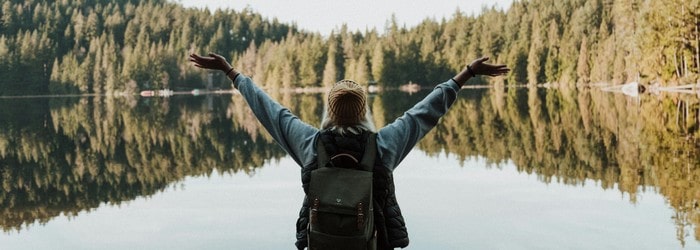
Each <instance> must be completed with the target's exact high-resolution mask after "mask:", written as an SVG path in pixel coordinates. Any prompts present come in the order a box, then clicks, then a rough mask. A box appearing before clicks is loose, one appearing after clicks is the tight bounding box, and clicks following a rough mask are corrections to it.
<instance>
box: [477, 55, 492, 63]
mask: <svg viewBox="0 0 700 250" xmlns="http://www.w3.org/2000/svg"><path fill="white" fill-rule="evenodd" d="M477 60H478V61H479V62H480V63H484V62H485V61H488V60H489V57H488V56H485V57H482V58H479V59H477Z"/></svg>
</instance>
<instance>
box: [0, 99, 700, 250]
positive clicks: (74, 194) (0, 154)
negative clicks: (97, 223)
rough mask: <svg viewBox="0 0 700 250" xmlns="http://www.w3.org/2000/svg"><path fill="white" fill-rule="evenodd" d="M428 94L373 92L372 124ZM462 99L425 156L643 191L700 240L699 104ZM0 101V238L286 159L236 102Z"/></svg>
mask: <svg viewBox="0 0 700 250" xmlns="http://www.w3.org/2000/svg"><path fill="white" fill-rule="evenodd" d="M425 94H427V93H426V92H420V93H418V94H414V95H408V94H405V93H401V92H387V93H380V94H377V95H374V96H372V97H371V107H372V110H373V113H374V119H375V122H376V124H377V125H378V126H382V125H384V124H386V123H387V122H389V121H391V120H393V119H394V118H395V117H397V116H399V115H400V114H401V113H402V112H403V111H405V110H406V109H407V108H408V107H409V106H411V105H412V104H414V103H415V102H417V101H418V100H419V99H420V98H422V97H423V96H424V95H425ZM273 95H274V96H275V97H276V98H277V99H279V100H281V102H283V103H284V104H285V105H287V106H289V107H290V108H291V109H292V111H293V112H295V113H296V114H299V116H301V117H302V119H303V120H305V121H308V122H309V123H311V124H312V125H318V124H319V123H320V114H321V112H322V109H323V102H322V100H323V98H322V95H321V94H298V95H296V94H290V93H273ZM460 95H461V97H460V98H459V99H458V101H457V102H456V103H455V104H454V107H453V110H451V111H450V112H449V113H448V115H447V116H445V117H444V118H443V119H442V122H441V123H440V124H439V125H438V127H437V128H436V129H435V130H434V131H432V132H431V133H430V134H428V135H427V136H426V138H425V139H424V140H423V141H422V142H421V143H420V144H419V146H418V147H419V149H420V150H422V151H424V152H425V153H426V154H428V155H432V156H437V155H439V154H443V153H447V154H450V155H452V156H454V157H456V158H457V159H459V160H460V161H462V162H464V161H465V160H466V159H471V158H476V157H483V158H484V159H485V160H486V161H488V163H489V164H490V165H492V166H499V165H501V164H503V163H506V162H512V163H514V165H515V166H516V168H517V170H518V171H520V172H526V173H534V174H535V175H536V176H538V179H539V180H540V181H542V182H546V183H550V182H559V183H564V184H568V185H574V186H579V185H584V184H585V183H590V182H591V181H594V182H596V183H598V184H599V185H600V187H602V188H603V189H619V191H621V192H623V193H625V194H628V195H627V196H628V197H630V202H632V203H635V202H637V198H638V194H639V193H640V192H641V191H645V190H652V191H656V192H658V193H660V194H661V195H663V196H664V197H665V198H666V202H667V203H668V204H670V205H671V206H672V207H673V208H674V210H675V216H674V217H673V218H672V219H673V220H674V221H675V223H676V228H677V238H678V240H679V241H680V242H681V243H682V244H684V242H685V241H686V240H689V237H688V236H690V238H694V240H696V241H700V227H698V225H700V207H699V205H698V200H699V199H700V184H699V183H700V168H699V167H698V166H700V157H699V156H700V142H699V141H698V139H699V138H700V132H699V131H698V127H699V120H698V119H700V118H699V117H698V113H699V112H700V111H698V110H699V109H700V104H699V102H698V99H697V98H696V97H693V96H687V95H682V94H675V95H673V94H669V95H666V96H642V97H641V99H630V98H629V97H626V96H624V95H618V94H610V93H604V92H601V91H598V90H594V89H582V90H576V89H538V88H529V89H528V88H520V89H517V88H495V89H475V90H471V89H470V90H464V91H462V92H460ZM0 107H8V108H3V109H2V110H0V159H1V160H2V161H1V162H0V171H1V172H2V174H1V175H0V182H1V183H2V189H3V192H1V193H0V211H1V212H0V213H2V214H1V215H0V227H2V229H3V230H4V231H10V230H19V229H21V228H25V227H27V226H28V225H31V224H34V223H40V224H41V223H46V222H48V221H50V220H51V219H53V218H55V217H57V216H58V215H61V214H67V215H77V214H78V213H79V212H81V211H90V210H92V209H94V208H96V207H98V206H100V205H101V204H104V203H108V204H120V203H122V202H125V201H130V200H133V199H135V198H137V197H143V196H151V195H153V194H155V193H157V192H160V191H162V190H164V189H165V188H166V187H167V186H169V185H170V184H172V183H176V182H178V181H181V180H182V179H183V178H185V177H187V176H202V175H204V176H208V175H211V174H212V173H213V172H215V171H216V172H220V173H236V172H243V173H252V172H254V171H255V169H256V168H257V167H260V166H262V165H264V164H265V163H266V162H270V161H276V160H279V159H280V158H281V157H282V156H284V152H282V151H281V150H280V149H279V147H277V146H276V145H274V143H273V142H272V141H271V138H270V137H269V135H267V133H264V132H263V131H262V129H261V127H260V126H259V125H258V123H257V121H256V120H255V119H254V117H253V116H252V113H251V112H250V111H249V110H248V108H247V106H246V105H245V103H244V101H243V100H242V99H241V98H240V96H236V95H234V96H233V97H229V96H223V97H211V96H209V97H184V96H174V97H171V98H150V99H143V98H108V97H83V98H52V99H41V98H38V99H0ZM15 107H21V109H17V108H15ZM693 236H694V237H693Z"/></svg>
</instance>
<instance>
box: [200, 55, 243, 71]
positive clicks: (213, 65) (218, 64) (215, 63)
mask: <svg viewBox="0 0 700 250" xmlns="http://www.w3.org/2000/svg"><path fill="white" fill-rule="evenodd" d="M190 62H193V63H194V66H196V67H199V68H203V69H214V70H221V71H224V72H228V71H230V70H231V69H232V68H233V67H231V64H229V63H228V61H226V58H224V57H223V56H220V55H217V54H214V53H209V56H200V55H197V54H194V53H192V54H190Z"/></svg>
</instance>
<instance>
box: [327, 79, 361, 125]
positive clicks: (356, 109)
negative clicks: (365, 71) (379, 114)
mask: <svg viewBox="0 0 700 250" xmlns="http://www.w3.org/2000/svg"><path fill="white" fill-rule="evenodd" d="M366 100H367V96H366V95H365V91H364V89H362V87H361V86H360V85H359V84H357V83H356V82H354V81H352V80H341V81H339V82H337V83H335V86H333V88H332V89H331V91H330V92H329V93H328V117H329V118H330V120H331V121H333V123H334V124H335V125H338V126H349V125H357V124H359V123H360V121H361V120H362V117H364V115H365V102H366Z"/></svg>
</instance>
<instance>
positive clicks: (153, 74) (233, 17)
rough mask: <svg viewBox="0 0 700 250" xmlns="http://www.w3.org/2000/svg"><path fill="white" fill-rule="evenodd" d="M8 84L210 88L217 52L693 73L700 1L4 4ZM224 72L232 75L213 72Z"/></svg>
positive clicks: (407, 76)
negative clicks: (454, 7)
mask: <svg viewBox="0 0 700 250" xmlns="http://www.w3.org/2000/svg"><path fill="white" fill-rule="evenodd" d="M0 2H1V3H2V8H1V12H0V22H1V25H0V73H1V74H2V75H3V79H1V80H0V86H2V88H0V89H2V90H0V93H2V94H23V93H26V92H29V91H46V90H49V89H50V90H53V91H59V90H62V91H65V90H73V91H75V90H79V91H81V92H100V93H102V92H106V93H110V92H114V91H117V92H121V91H134V90H137V89H142V88H161V87H170V88H178V87H181V88H191V87H201V86H202V85H201V80H202V79H205V76H206V74H207V73H206V72H205V71H201V70H198V69H195V68H193V67H192V66H191V65H189V64H188V62H187V61H186V60H185V58H186V56H187V54H189V53H190V52H198V53H206V52H209V51H214V52H218V53H221V54H223V55H225V56H227V57H228V58H231V59H233V61H234V65H235V66H236V67H238V68H240V69H241V70H242V71H243V72H245V73H246V74H248V75H251V76H253V77H254V79H255V80H257V81H258V83H260V84H263V85H266V86H268V87H276V88H279V87H308V86H323V85H327V84H329V83H332V82H334V81H336V80H338V79H341V78H352V79H356V80H357V81H360V82H371V81H374V82H377V83H378V84H379V85H381V86H387V87H391V86H396V85H399V84H403V83H406V82H409V81H413V82H418V83H422V84H426V85H428V84H433V83H434V82H436V81H441V80H444V79H447V78H449V77H451V76H452V74H454V72H456V71H458V70H460V69H461V68H462V67H463V66H464V65H465V64H466V63H467V62H469V61H470V60H472V59H474V58H476V57H478V56H480V55H490V56H491V57H492V58H493V61H496V62H498V63H506V64H508V65H509V66H511V67H512V68H513V71H512V73H511V74H510V75H509V76H508V77H507V78H506V79H504V80H505V81H507V83H511V84H512V83H531V84H534V83H542V82H561V83H565V84H573V83H577V82H611V83H618V84H619V83H624V82H628V81H633V80H638V79H641V80H642V81H646V82H656V81H659V82H661V83H662V84H668V83H669V82H687V81H695V80H696V79H697V76H698V72H700V31H698V29H699V28H698V26H699V25H700V21H699V19H700V18H699V17H700V0H655V1H649V0H591V1H586V0H566V1H558V0H531V1H516V2H514V3H513V4H512V5H511V6H510V7H509V8H508V9H507V10H506V11H502V10H499V9H495V8H484V9H483V10H482V12H481V14H480V15H479V16H471V15H465V14H463V13H461V12H459V11H457V12H455V13H454V14H453V15H452V16H451V17H449V18H447V19H442V20H439V21H437V20H431V19H426V20H424V21H423V22H422V23H420V24H419V25H417V26H416V27H412V28H406V27H401V26H400V25H399V24H398V23H397V22H396V20H395V19H391V20H390V21H389V22H388V25H387V27H385V30H384V31H383V32H379V31H377V30H368V31H364V32H359V31H350V30H348V29H347V28H346V27H345V26H344V27H342V28H341V29H340V30H337V31H334V32H333V33H332V34H331V35H328V36H322V35H320V34H318V33H309V32H306V31H300V30H298V29H297V28H296V27H295V26H293V25H287V24H281V23H279V22H277V21H276V20H274V19H273V20H269V19H264V18H263V17H262V16H261V15H260V14H258V13H254V12H252V11H250V10H243V11H235V10H216V11H213V12H212V11H209V10H206V9H188V8H184V7H182V6H181V5H179V4H177V3H171V2H167V1H164V0H150V1H134V0H112V1H108V0H90V1H67V0H62V1H47V0H27V1H16V0H15V1H8V0H5V1H0ZM217 77H218V80H221V81H219V82H224V81H223V79H222V78H220V77H221V76H217Z"/></svg>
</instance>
